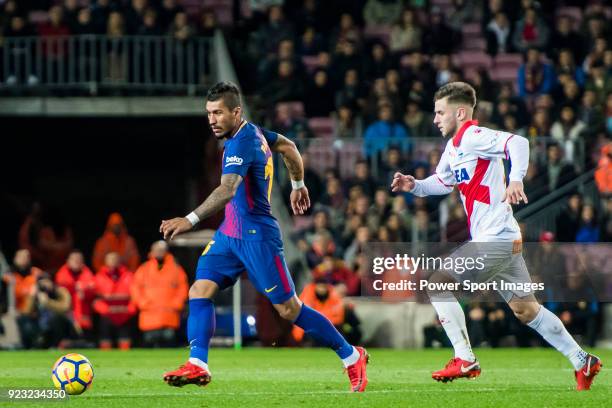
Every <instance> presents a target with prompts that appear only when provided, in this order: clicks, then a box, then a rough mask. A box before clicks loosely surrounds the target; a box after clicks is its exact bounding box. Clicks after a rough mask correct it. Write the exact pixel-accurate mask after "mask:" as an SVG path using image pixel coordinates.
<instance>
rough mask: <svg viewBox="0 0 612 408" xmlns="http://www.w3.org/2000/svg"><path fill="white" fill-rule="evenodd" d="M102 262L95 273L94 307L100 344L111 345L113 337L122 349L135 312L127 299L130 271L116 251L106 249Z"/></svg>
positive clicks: (106, 347) (128, 345)
mask: <svg viewBox="0 0 612 408" xmlns="http://www.w3.org/2000/svg"><path fill="white" fill-rule="evenodd" d="M104 263H105V265H104V266H103V267H102V268H100V269H99V270H98V272H97V273H96V300H94V303H93V308H94V310H95V311H96V313H98V314H99V315H100V322H99V326H98V328H99V337H100V342H99V345H100V348H101V349H103V350H108V349H110V348H112V344H113V341H112V340H113V337H117V344H118V346H119V348H120V349H121V350H128V349H129V348H130V346H131V344H132V342H131V339H130V329H131V324H130V319H131V318H132V316H134V315H135V314H136V306H135V305H134V304H133V303H132V302H131V300H130V287H131V285H132V279H133V277H134V275H133V273H132V272H131V271H130V270H128V269H127V268H126V267H125V266H123V265H121V263H120V257H119V254H118V253H116V252H109V253H108V254H106V257H105V258H104Z"/></svg>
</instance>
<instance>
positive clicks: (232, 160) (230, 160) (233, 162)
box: [225, 156, 244, 167]
mask: <svg viewBox="0 0 612 408" xmlns="http://www.w3.org/2000/svg"><path fill="white" fill-rule="evenodd" d="M243 161H244V160H242V157H238V156H229V157H226V158H225V167H229V166H240V165H241V164H242V162H243Z"/></svg>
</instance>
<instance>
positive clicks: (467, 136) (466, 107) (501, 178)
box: [391, 82, 602, 390]
mask: <svg viewBox="0 0 612 408" xmlns="http://www.w3.org/2000/svg"><path fill="white" fill-rule="evenodd" d="M434 101H435V117H434V124H435V125H436V126H437V127H438V128H439V129H440V132H441V133H442V136H444V137H450V140H449V141H448V143H447V144H446V148H445V149H444V153H442V156H441V158H440V162H439V164H438V166H437V168H436V172H435V174H433V175H431V176H429V177H428V178H426V179H424V180H415V178H414V177H413V176H411V175H404V174H401V173H399V172H398V173H396V174H395V175H394V178H393V182H392V184H391V188H392V190H393V191H394V192H397V191H405V192H411V193H413V194H414V195H417V196H420V197H423V196H428V195H443V194H449V193H450V192H451V191H452V190H453V188H454V187H455V186H457V187H458V189H459V191H460V192H461V200H462V201H463V206H464V208H465V211H466V213H467V222H468V228H469V231H470V235H471V238H472V239H471V242H470V243H469V244H467V246H469V245H472V246H475V247H476V251H480V253H481V254H482V253H483V252H484V253H486V254H487V255H488V256H487V258H488V260H487V266H486V268H485V269H486V270H483V271H482V272H477V273H480V274H481V275H482V274H484V275H485V276H482V277H481V280H490V279H492V278H499V277H502V278H503V279H504V280H506V281H510V282H512V281H514V282H530V279H529V274H528V272H527V268H526V266H525V261H524V259H523V256H522V254H521V246H522V242H521V232H520V230H519V226H518V223H517V222H516V220H515V219H514V216H513V214H512V208H511V204H518V203H520V202H521V201H524V202H525V203H527V197H526V196H525V192H524V191H523V181H522V180H523V177H524V176H525V173H526V172H527V166H528V165H529V143H528V141H527V140H526V139H525V138H523V137H520V136H517V135H513V134H511V133H507V132H502V131H497V130H492V129H488V128H485V127H481V126H478V122H476V121H474V120H472V115H473V112H474V108H475V106H476V92H475V90H474V88H472V86H470V85H469V84H467V83H465V82H452V83H449V84H446V85H444V86H443V87H441V88H440V89H439V90H438V91H437V92H436V94H435V97H434ZM503 159H510V160H511V163H512V168H511V171H510V183H509V185H508V186H507V187H506V182H505V174H504V166H503ZM464 248H465V247H464ZM472 250H473V249H472ZM483 250H484V251H483ZM460 251H462V249H461V248H459V249H458V250H457V252H460ZM455 255H456V254H455ZM463 279H466V276H462V274H458V273H454V272H453V271H446V274H444V273H434V275H433V276H432V278H430V281H432V280H433V281H440V282H444V281H446V282H452V281H461V280H463ZM499 292H500V294H501V295H502V297H503V298H504V299H505V300H506V302H508V304H509V306H510V308H511V309H512V311H513V312H514V314H515V316H516V317H517V318H518V319H519V320H520V321H521V322H522V323H524V324H527V325H528V326H529V327H531V328H532V329H534V330H536V331H537V332H538V333H539V334H540V335H541V336H542V337H543V338H544V339H545V340H546V341H547V342H548V343H549V344H550V345H551V346H553V347H554V348H556V349H557V350H558V351H560V352H561V353H563V355H564V356H566V357H567V358H568V359H569V360H570V362H571V363H572V365H573V366H574V369H575V378H576V383H577V386H576V389H577V390H588V389H590V387H591V383H592V382H593V379H594V377H595V376H596V375H597V373H598V372H599V371H600V370H601V367H602V364H601V360H600V359H599V358H598V357H596V356H594V355H592V354H589V353H587V352H585V351H584V350H583V349H582V348H581V347H580V346H579V345H578V344H577V343H576V341H575V340H574V339H573V338H572V336H571V335H570V334H569V333H568V331H567V329H566V328H565V327H564V325H563V323H562V322H561V320H559V318H558V317H557V316H556V315H554V314H553V313H552V312H550V311H549V310H548V309H546V308H545V307H544V306H542V305H540V304H539V303H538V301H537V300H536V298H535V296H534V295H533V293H529V292H520V291H509V290H506V291H501V290H500V291H499ZM429 295H430V300H431V304H432V305H433V307H434V308H435V309H436V312H437V313H438V318H439V320H440V323H441V324H442V327H444V331H445V332H446V334H447V335H448V337H449V339H450V341H451V342H452V344H453V347H454V349H455V357H454V358H452V359H451V360H450V361H449V363H448V364H447V365H446V366H445V367H444V368H443V369H442V370H439V371H436V372H434V373H433V374H432V378H433V379H434V380H437V381H442V382H447V381H452V380H454V379H456V378H462V377H465V378H475V377H477V376H479V375H480V364H479V363H478V360H477V359H476V357H475V356H474V353H473V351H472V347H471V345H470V341H469V337H468V333H467V328H466V323H465V315H464V313H463V309H462V308H461V306H460V305H459V302H457V299H456V298H455V297H454V295H453V294H452V293H450V292H429Z"/></svg>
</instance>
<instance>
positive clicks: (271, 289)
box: [265, 285, 278, 293]
mask: <svg viewBox="0 0 612 408" xmlns="http://www.w3.org/2000/svg"><path fill="white" fill-rule="evenodd" d="M277 286H278V285H274V286H272V287H271V288H270V289H265V291H266V293H270V292H272V291H273V290H274V289H276V287H277Z"/></svg>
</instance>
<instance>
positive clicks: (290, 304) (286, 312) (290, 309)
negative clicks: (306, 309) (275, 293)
mask: <svg viewBox="0 0 612 408" xmlns="http://www.w3.org/2000/svg"><path fill="white" fill-rule="evenodd" d="M274 308H275V309H276V311H277V312H278V314H279V315H280V317H282V318H283V319H286V320H289V321H294V320H295V319H297V317H298V316H299V314H300V310H301V309H302V302H301V301H300V300H299V299H298V298H297V296H294V297H292V298H291V299H289V300H287V301H286V302H284V303H279V304H275V305H274Z"/></svg>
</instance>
